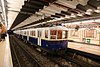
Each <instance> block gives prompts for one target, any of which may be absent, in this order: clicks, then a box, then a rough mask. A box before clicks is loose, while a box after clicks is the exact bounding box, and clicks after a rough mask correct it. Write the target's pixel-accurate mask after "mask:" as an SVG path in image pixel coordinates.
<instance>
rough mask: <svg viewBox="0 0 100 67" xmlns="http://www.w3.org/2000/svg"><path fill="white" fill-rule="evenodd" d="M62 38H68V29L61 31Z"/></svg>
mask: <svg viewBox="0 0 100 67" xmlns="http://www.w3.org/2000/svg"><path fill="white" fill-rule="evenodd" d="M62 38H63V39H66V38H68V31H66V30H64V31H63V32H62Z"/></svg>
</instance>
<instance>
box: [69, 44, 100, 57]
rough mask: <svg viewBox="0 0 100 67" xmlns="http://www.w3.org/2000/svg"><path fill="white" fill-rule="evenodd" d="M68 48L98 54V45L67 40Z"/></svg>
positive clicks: (99, 51) (99, 53)
mask: <svg viewBox="0 0 100 67" xmlns="http://www.w3.org/2000/svg"><path fill="white" fill-rule="evenodd" d="M68 48H72V49H75V50H79V51H83V52H87V53H91V54H95V55H98V56H100V46H96V45H88V44H79V43H73V42H69V43H68Z"/></svg>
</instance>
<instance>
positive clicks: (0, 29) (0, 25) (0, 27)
mask: <svg viewBox="0 0 100 67" xmlns="http://www.w3.org/2000/svg"><path fill="white" fill-rule="evenodd" d="M1 32H2V24H1V23H0V41H1Z"/></svg>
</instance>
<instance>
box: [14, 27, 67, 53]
mask: <svg viewBox="0 0 100 67" xmlns="http://www.w3.org/2000/svg"><path fill="white" fill-rule="evenodd" d="M14 33H16V34H17V36H20V38H21V39H23V40H25V41H28V42H30V43H31V44H32V45H35V46H38V47H40V48H41V51H42V52H46V53H52V54H63V53H65V51H66V49H67V46H68V41H67V37H68V30H67V28H66V27H62V26H55V27H45V28H32V29H25V30H18V31H15V32H14ZM19 33H20V34H19Z"/></svg>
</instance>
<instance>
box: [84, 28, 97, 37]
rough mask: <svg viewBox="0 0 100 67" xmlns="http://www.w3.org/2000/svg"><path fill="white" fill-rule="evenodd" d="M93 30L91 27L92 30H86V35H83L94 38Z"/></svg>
mask: <svg viewBox="0 0 100 67" xmlns="http://www.w3.org/2000/svg"><path fill="white" fill-rule="evenodd" d="M95 32H96V31H95V30H94V29H92V30H86V35H85V37H89V38H94V37H95Z"/></svg>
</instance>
